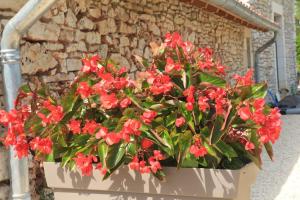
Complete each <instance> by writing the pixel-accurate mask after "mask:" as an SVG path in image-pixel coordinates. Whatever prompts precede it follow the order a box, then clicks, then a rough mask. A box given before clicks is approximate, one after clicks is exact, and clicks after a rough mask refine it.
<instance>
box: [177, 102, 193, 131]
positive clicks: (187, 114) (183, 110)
mask: <svg viewBox="0 0 300 200" xmlns="http://www.w3.org/2000/svg"><path fill="white" fill-rule="evenodd" d="M179 108H180V112H181V114H182V115H183V117H184V118H185V120H186V121H187V123H188V125H189V126H190V127H191V128H193V129H195V125H194V122H193V116H192V112H189V111H188V110H187V109H186V107H185V103H184V102H182V101H180V102H179Z"/></svg>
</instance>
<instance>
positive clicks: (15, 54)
mask: <svg viewBox="0 0 300 200" xmlns="http://www.w3.org/2000/svg"><path fill="white" fill-rule="evenodd" d="M0 60H1V63H2V64H16V63H19V62H20V51H19V50H17V49H3V50H1V51H0Z"/></svg>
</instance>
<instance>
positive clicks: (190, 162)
mask: <svg viewBox="0 0 300 200" xmlns="http://www.w3.org/2000/svg"><path fill="white" fill-rule="evenodd" d="M181 167H183V168H196V167H198V161H197V159H196V158H195V157H194V156H193V155H192V154H190V152H188V153H187V154H186V156H185V158H184V160H183V161H182V163H181Z"/></svg>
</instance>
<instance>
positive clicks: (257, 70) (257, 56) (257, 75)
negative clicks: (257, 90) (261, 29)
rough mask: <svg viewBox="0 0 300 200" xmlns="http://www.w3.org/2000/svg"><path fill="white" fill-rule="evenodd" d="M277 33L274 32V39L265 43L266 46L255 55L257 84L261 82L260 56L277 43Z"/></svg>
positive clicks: (260, 48)
mask: <svg viewBox="0 0 300 200" xmlns="http://www.w3.org/2000/svg"><path fill="white" fill-rule="evenodd" d="M277 34H278V32H277V31H274V36H273V37H272V39H270V40H269V41H268V42H267V43H265V44H264V45H262V46H261V47H259V48H258V49H257V50H256V51H255V54H254V71H255V76H254V77H255V82H256V83H258V82H259V81H260V80H259V75H260V74H259V66H258V63H259V54H261V53H262V52H263V51H264V50H266V49H267V48H269V47H270V46H271V45H272V44H274V43H276V38H277Z"/></svg>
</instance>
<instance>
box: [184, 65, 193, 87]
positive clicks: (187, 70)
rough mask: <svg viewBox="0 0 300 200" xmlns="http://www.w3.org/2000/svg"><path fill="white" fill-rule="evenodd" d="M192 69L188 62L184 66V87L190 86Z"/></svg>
mask: <svg viewBox="0 0 300 200" xmlns="http://www.w3.org/2000/svg"><path fill="white" fill-rule="evenodd" d="M191 71H192V69H191V65H190V64H189V63H188V64H186V66H185V72H186V88H188V87H190V86H191V84H192V72H191Z"/></svg>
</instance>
